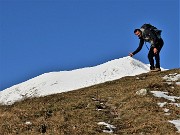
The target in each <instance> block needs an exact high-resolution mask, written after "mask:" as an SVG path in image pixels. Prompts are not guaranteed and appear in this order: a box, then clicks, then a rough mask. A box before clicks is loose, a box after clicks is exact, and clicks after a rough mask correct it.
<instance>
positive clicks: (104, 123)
mask: <svg viewBox="0 0 180 135" xmlns="http://www.w3.org/2000/svg"><path fill="white" fill-rule="evenodd" d="M98 125H104V126H106V130H103V132H104V133H113V129H115V128H116V127H115V126H113V125H111V124H108V123H106V122H99V123H98Z"/></svg>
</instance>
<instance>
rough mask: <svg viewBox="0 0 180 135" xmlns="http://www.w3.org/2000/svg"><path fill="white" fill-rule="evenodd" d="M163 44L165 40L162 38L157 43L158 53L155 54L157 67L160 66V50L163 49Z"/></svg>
mask: <svg viewBox="0 0 180 135" xmlns="http://www.w3.org/2000/svg"><path fill="white" fill-rule="evenodd" d="M163 44H164V42H163V40H162V39H160V41H159V43H158V45H157V46H158V47H157V50H158V53H157V54H155V60H156V68H160V51H161V49H162V47H163Z"/></svg>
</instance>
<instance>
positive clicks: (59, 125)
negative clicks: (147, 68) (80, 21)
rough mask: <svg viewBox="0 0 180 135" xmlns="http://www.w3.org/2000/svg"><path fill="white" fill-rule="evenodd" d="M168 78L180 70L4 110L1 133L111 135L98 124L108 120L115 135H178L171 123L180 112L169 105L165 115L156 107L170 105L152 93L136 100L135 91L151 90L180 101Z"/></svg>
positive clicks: (178, 90)
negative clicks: (164, 104) (112, 126)
mask: <svg viewBox="0 0 180 135" xmlns="http://www.w3.org/2000/svg"><path fill="white" fill-rule="evenodd" d="M169 73H180V69H174V70H169V71H164V72H158V73H147V74H141V75H138V76H134V77H124V78H121V79H119V80H115V81H111V82H106V83H103V84H99V85H95V86H92V87H88V88H83V89H79V90H76V91H71V92H67V93H60V94H55V95H50V96H46V97H40V98H33V99H26V100H24V101H21V102H17V103H15V104H13V105H12V106H0V134H1V135H6V134H12V135H14V134H20V135H24V134H28V135H38V134H42V133H45V134H48V135H105V134H107V133H103V132H102V130H103V129H105V127H104V126H100V125H98V124H97V123H98V122H101V121H103V122H107V123H109V124H112V125H114V126H116V129H115V130H114V134H118V135H126V134H137V135H139V134H142V135H144V134H150V135H171V134H172V135H173V134H174V135H175V134H177V132H176V128H175V127H174V125H173V124H170V123H169V122H168V120H173V119H178V118H180V109H179V108H177V107H175V106H172V105H168V106H166V107H167V108H170V113H171V115H169V116H166V115H164V111H163V110H162V108H160V107H159V106H158V105H157V103H158V102H168V101H167V100H165V99H163V98H156V97H154V96H153V95H152V94H151V93H150V92H148V94H147V95H146V96H139V95H136V91H138V90H140V89H142V88H146V89H147V90H148V91H151V90H162V91H168V92H170V94H172V95H174V96H180V86H177V85H175V84H172V85H173V86H174V87H175V88H174V89H172V85H168V84H166V83H164V81H163V80H162V77H163V76H165V75H167V74H169ZM137 77H139V79H137ZM177 102H178V103H180V100H179V101H177ZM98 108H99V109H102V110H101V111H98V110H97V109H98ZM26 122H31V123H32V124H30V125H28V124H25V123H26Z"/></svg>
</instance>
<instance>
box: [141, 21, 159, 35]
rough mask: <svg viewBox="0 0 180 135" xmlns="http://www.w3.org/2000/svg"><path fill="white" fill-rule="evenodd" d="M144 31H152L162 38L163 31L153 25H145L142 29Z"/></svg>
mask: <svg viewBox="0 0 180 135" xmlns="http://www.w3.org/2000/svg"><path fill="white" fill-rule="evenodd" d="M140 29H141V30H142V31H144V30H149V31H151V32H152V33H153V34H154V35H156V36H157V37H158V38H161V32H162V30H159V29H157V28H156V27H155V26H153V25H151V24H143V25H142V26H141V28H140Z"/></svg>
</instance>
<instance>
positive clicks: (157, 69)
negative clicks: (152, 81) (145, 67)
mask: <svg viewBox="0 0 180 135" xmlns="http://www.w3.org/2000/svg"><path fill="white" fill-rule="evenodd" d="M158 71H161V69H160V68H154V69H151V70H150V72H158Z"/></svg>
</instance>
